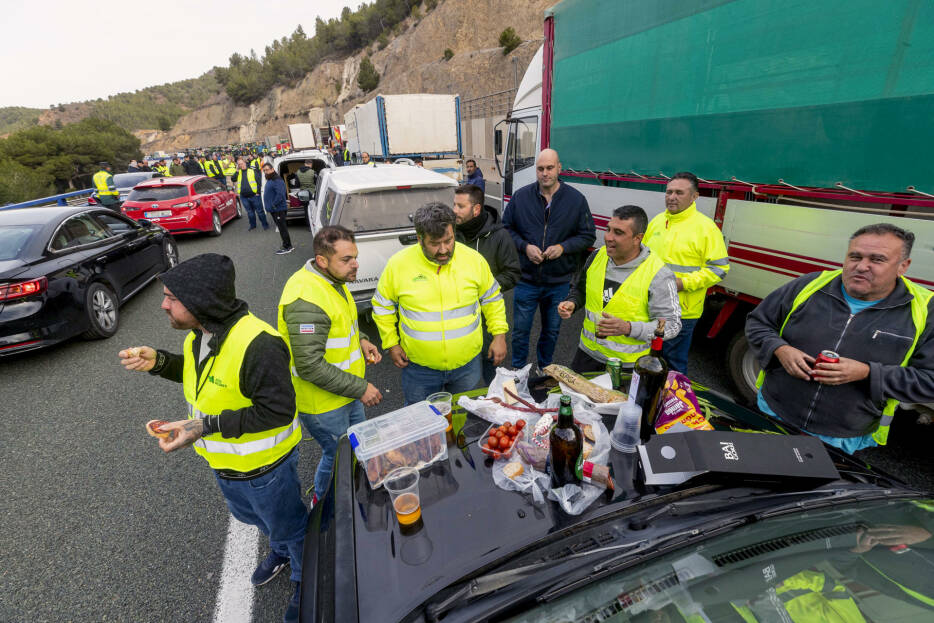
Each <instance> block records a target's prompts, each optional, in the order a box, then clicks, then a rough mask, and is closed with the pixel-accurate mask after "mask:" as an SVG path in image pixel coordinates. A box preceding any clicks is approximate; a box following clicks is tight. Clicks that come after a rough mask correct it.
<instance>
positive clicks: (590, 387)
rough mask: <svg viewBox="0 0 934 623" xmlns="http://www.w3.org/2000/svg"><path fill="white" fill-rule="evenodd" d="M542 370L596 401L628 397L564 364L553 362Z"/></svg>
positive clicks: (620, 400)
mask: <svg viewBox="0 0 934 623" xmlns="http://www.w3.org/2000/svg"><path fill="white" fill-rule="evenodd" d="M542 371H543V372H544V373H545V374H547V375H548V376H550V377H551V378H553V379H556V380H558V381H560V382H562V383H564V384H565V385H567V386H568V387H570V388H571V389H572V390H574V391H575V392H577V393H578V394H583V395H585V396H587V397H588V398H590V400H592V401H593V402H595V403H605V402H624V401H625V400H626V399H627V398H628V397H627V396H626V394H624V393H623V392H618V391H615V390H612V389H604V388H602V387H600V386H599V385H597V384H596V383H591V382H590V381H588V380H587V379H585V378H584V377H582V376H581V375H580V374H578V373H576V372H574V371H573V370H571V369H570V368H566V367H564V366H559V365H557V364H554V363H553V364H551V365H550V366H545V368H544V369H543V370H542Z"/></svg>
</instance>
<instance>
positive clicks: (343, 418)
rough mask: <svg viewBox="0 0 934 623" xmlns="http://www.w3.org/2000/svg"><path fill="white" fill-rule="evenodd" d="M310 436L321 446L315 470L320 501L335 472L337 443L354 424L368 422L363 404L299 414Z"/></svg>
mask: <svg viewBox="0 0 934 623" xmlns="http://www.w3.org/2000/svg"><path fill="white" fill-rule="evenodd" d="M298 417H299V419H300V420H301V421H302V424H304V425H305V429H306V430H308V434H310V435H311V436H312V437H314V438H315V441H317V442H318V444H319V445H320V446H321V460H320V461H318V467H317V469H315V495H317V496H318V500H319V501H320V500H321V498H323V497H324V494H325V493H327V490H328V481H330V480H331V472H332V471H333V470H334V455H335V454H336V453H337V442H338V440H339V439H340V438H341V436H342V435H343V434H344V433H346V432H347V429H348V428H349V427H350V426H351V425H353V424H359V423H360V422H363V421H364V420H366V416H365V415H364V414H363V403H362V402H360V401H359V400H354V401H353V402H348V403H347V404H345V405H344V406H343V407H338V408H337V409H332V410H331V411H325V412H324V413H302V412H299V414H298Z"/></svg>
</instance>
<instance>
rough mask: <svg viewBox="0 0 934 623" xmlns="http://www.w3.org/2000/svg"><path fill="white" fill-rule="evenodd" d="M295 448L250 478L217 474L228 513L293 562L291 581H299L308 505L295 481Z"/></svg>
mask: <svg viewBox="0 0 934 623" xmlns="http://www.w3.org/2000/svg"><path fill="white" fill-rule="evenodd" d="M297 465H298V450H297V449H294V450H292V454H291V455H289V457H288V458H287V459H285V460H284V461H283V462H282V463H280V464H279V465H278V466H277V467H276V468H275V469H273V470H271V471H269V472H266V473H265V474H263V475H262V476H257V477H256V478H253V479H252V480H226V479H224V478H221V477H220V476H218V475H217V474H215V475H214V477H215V478H216V479H217V485H218V486H219V487H220V489H221V493H223V494H224V499H225V500H226V501H227V508H229V509H230V514H231V515H233V516H234V517H236V518H237V519H238V520H240V521H242V522H243V523H245V524H250V525H251V526H256V527H257V528H259V529H260V530H261V531H262V533H263V534H265V535H266V536H267V537H269V547H270V549H272V551H274V552H275V553H277V554H278V555H279V556H282V557H283V558H286V557H287V558H288V559H289V561H290V564H291V566H292V574H291V579H292V581H293V582H301V581H302V550H303V547H304V544H305V530H307V529H308V509H307V508H306V507H305V502H304V501H303V500H302V487H301V485H300V484H299V482H298V467H297Z"/></svg>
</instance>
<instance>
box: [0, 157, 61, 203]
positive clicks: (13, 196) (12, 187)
mask: <svg viewBox="0 0 934 623" xmlns="http://www.w3.org/2000/svg"><path fill="white" fill-rule="evenodd" d="M54 194H55V187H54V186H53V185H52V178H51V177H50V176H49V175H47V174H44V173H40V172H38V171H34V170H32V169H30V168H29V167H24V166H23V165H21V164H20V163H18V162H16V161H15V160H12V159H10V158H0V205H4V204H7V203H18V202H20V201H28V200H30V199H37V198H39V197H47V196H49V195H54Z"/></svg>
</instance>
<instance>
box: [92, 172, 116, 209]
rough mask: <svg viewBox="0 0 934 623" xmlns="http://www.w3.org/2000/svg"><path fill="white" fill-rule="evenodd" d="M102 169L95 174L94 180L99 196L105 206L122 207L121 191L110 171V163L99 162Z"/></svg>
mask: <svg viewBox="0 0 934 623" xmlns="http://www.w3.org/2000/svg"><path fill="white" fill-rule="evenodd" d="M98 166H100V168H101V169H100V171H98V172H97V173H95V174H94V177H93V178H92V181H93V182H94V188H96V189H97V198H98V200H99V201H100V202H101V205H102V206H104V207H105V208H112V209H115V210H117V209H119V208H120V205H119V204H120V191H119V190H117V187H116V186H114V176H113V174H112V173H111V172H110V163H108V162H101V163H99V165H98Z"/></svg>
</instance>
